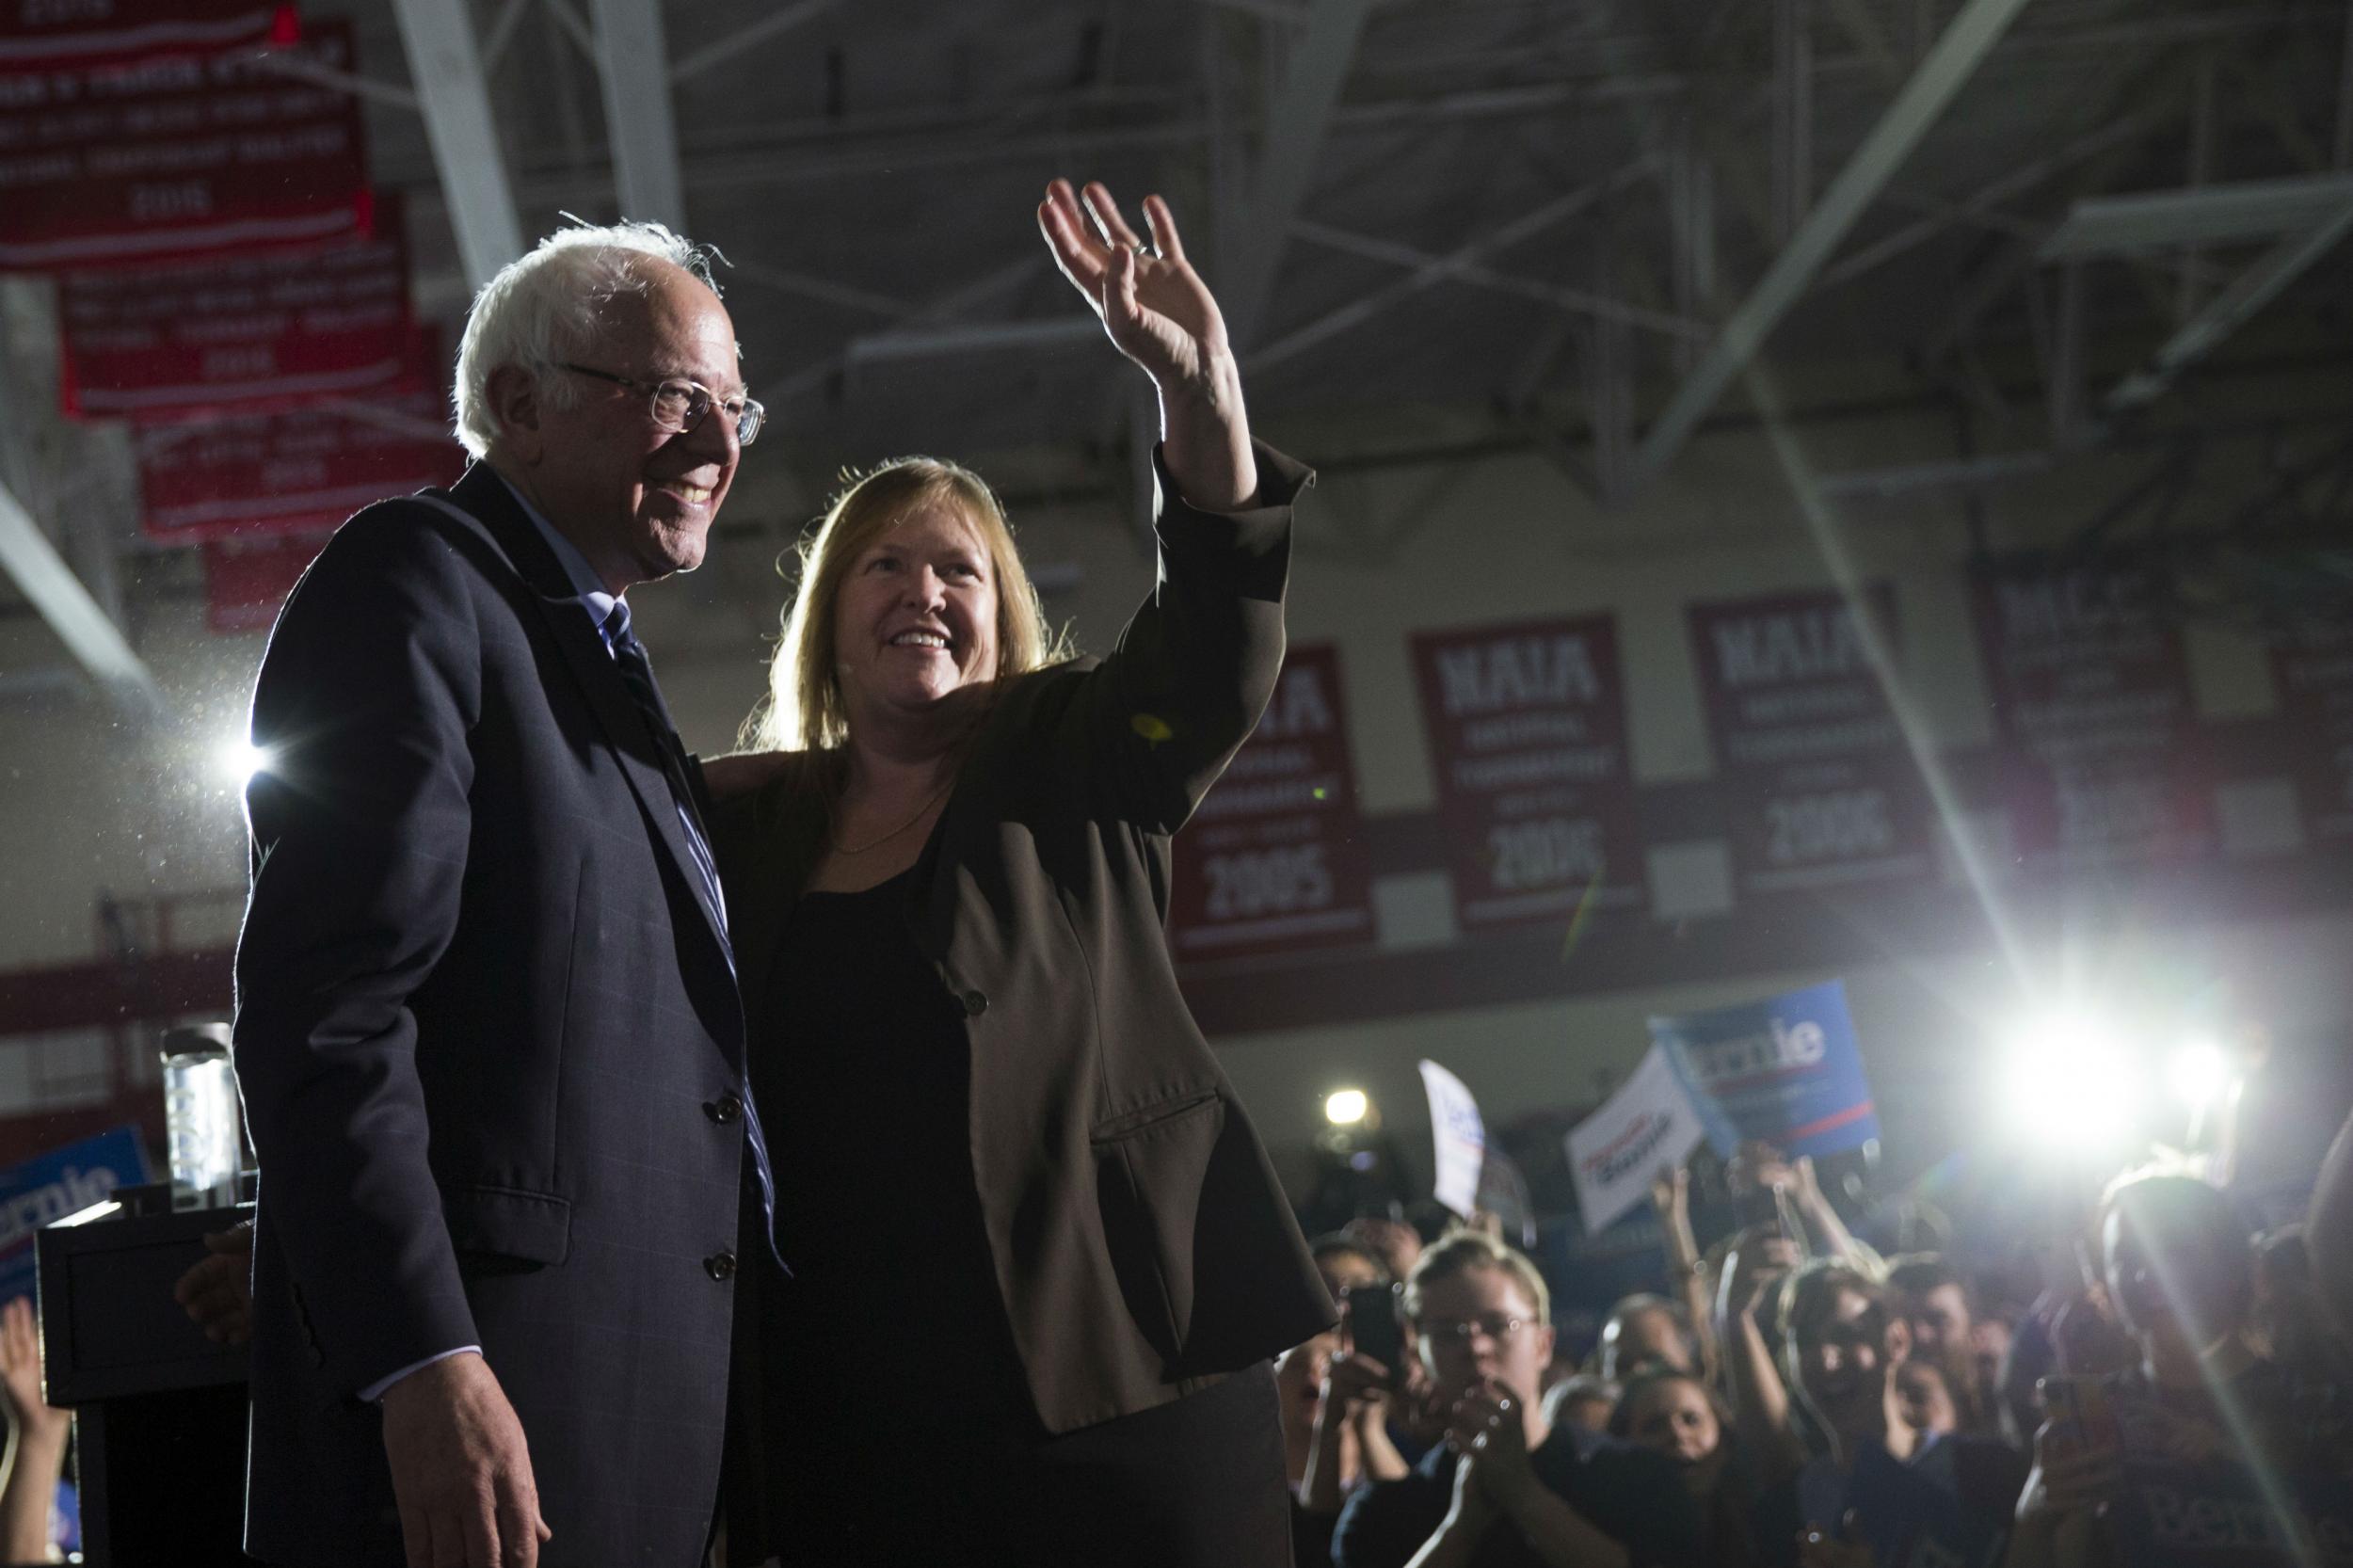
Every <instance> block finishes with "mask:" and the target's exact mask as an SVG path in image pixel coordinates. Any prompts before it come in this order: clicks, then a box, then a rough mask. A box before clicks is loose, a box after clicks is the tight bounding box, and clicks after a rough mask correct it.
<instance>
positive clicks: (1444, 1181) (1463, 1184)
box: [1421, 1062, 1487, 1219]
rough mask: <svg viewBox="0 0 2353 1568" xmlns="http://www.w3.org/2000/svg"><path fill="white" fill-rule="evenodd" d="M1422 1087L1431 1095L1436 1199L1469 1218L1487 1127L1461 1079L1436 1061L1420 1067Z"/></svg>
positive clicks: (1475, 1201) (1475, 1203) (1483, 1159)
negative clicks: (1436, 1181)
mask: <svg viewBox="0 0 2353 1568" xmlns="http://www.w3.org/2000/svg"><path fill="white" fill-rule="evenodd" d="M1421 1086H1422V1088H1423V1090H1424V1091H1425V1092H1426V1093H1428V1095H1429V1096H1430V1134H1431V1137H1432V1139H1433V1142H1434V1143H1435V1144H1436V1145H1437V1165H1438V1187H1437V1192H1436V1194H1435V1195H1436V1197H1437V1200H1438V1201H1439V1202H1440V1203H1442V1204H1444V1205H1446V1206H1447V1208H1450V1209H1452V1210H1454V1212H1455V1213H1457V1214H1460V1215H1462V1216H1463V1217H1464V1218H1465V1219H1468V1218H1469V1217H1470V1212H1471V1210H1472V1209H1473V1208H1477V1207H1478V1206H1479V1169H1480V1167H1481V1165H1482V1164H1484V1163H1485V1162H1486V1159H1487V1126H1486V1124H1485V1123H1484V1122H1481V1120H1480V1119H1479V1102H1478V1101H1477V1100H1475V1099H1473V1098H1472V1097H1471V1092H1470V1091H1469V1090H1468V1089H1466V1088H1465V1087H1464V1086H1463V1080H1461V1079H1459V1078H1456V1077H1455V1076H1454V1075H1453V1074H1452V1073H1450V1072H1448V1071H1447V1070H1446V1069H1445V1068H1444V1067H1441V1066H1439V1065H1438V1064H1436V1063H1435V1062H1424V1063H1423V1064H1421Z"/></svg>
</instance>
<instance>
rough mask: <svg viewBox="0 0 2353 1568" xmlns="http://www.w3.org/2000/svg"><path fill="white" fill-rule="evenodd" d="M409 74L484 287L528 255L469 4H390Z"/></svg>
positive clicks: (433, 0) (462, 258)
mask: <svg viewBox="0 0 2353 1568" xmlns="http://www.w3.org/2000/svg"><path fill="white" fill-rule="evenodd" d="M392 9H393V11H394V13H395V14H396V15H397V16H398V17H399V18H400V40H401V43H402V44H403V46H404V47H405V48H406V49H407V50H408V76H409V79H410V81H412V82H413V83H414V84H415V86H416V91H417V98H418V101H419V103H420V104H422V105H423V106H424V132H425V139H426V140H427V141H428V142H430V143H431V144H432V147H433V165H434V168H437V169H439V170H440V176H441V195H442V198H443V200H446V201H447V202H448V203H449V220H450V227H451V228H452V229H453V230H455V231H456V235H457V255H458V260H459V263H460V264H462V265H463V266H464V267H465V269H466V281H467V283H468V284H469V285H470V286H471V287H473V288H477V289H478V288H480V287H481V286H482V285H483V284H485V283H487V282H488V281H489V280H490V277H491V275H492V274H493V273H495V272H497V271H498V269H499V268H501V267H503V266H504V265H505V264H507V263H509V262H511V261H513V260H514V259H515V258H516V257H518V256H520V255H521V254H522V253H523V229H522V220H521V219H520V218H519V217H518V216H516V215H515V193H514V187H513V186H512V185H511V184H508V181H507V177H506V158H505V155H504V153H503V152H501V151H500V150H499V138H498V123H497V120H496V119H495V118H494V117H493V116H492V115H491V113H490V94H489V88H488V83H487V82H486V81H485V80H484V77H483V74H482V55H481V51H480V50H479V48H478V47H477V46H476V44H475V42H474V34H473V18H472V15H471V14H470V12H469V10H468V8H467V5H466V0H392Z"/></svg>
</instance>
